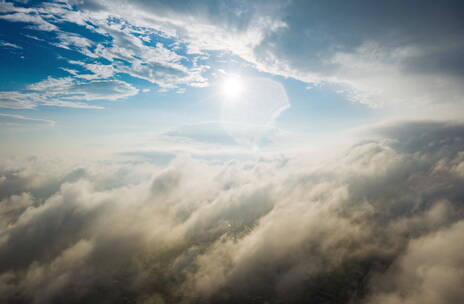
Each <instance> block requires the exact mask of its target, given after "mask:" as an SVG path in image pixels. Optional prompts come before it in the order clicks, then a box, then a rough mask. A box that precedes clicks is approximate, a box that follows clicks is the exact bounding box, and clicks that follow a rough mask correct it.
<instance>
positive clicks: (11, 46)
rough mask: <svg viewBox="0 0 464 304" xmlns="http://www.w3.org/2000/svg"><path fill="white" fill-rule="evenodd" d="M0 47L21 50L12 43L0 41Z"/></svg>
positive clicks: (20, 47)
mask: <svg viewBox="0 0 464 304" xmlns="http://www.w3.org/2000/svg"><path fill="white" fill-rule="evenodd" d="M0 47H5V48H13V49H18V50H22V49H23V47H22V46H19V45H17V44H14V43H10V42H6V41H0Z"/></svg>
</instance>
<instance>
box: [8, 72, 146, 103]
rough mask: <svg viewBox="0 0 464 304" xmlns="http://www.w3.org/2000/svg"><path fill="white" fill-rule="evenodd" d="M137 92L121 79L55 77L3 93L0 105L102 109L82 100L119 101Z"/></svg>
mask: <svg viewBox="0 0 464 304" xmlns="http://www.w3.org/2000/svg"><path fill="white" fill-rule="evenodd" d="M137 93H138V89H137V88H135V87H133V86H132V85H130V84H128V83H127V82H124V81H121V80H90V81H84V80H77V79H74V78H71V77H64V78H53V77H49V78H47V79H46V80H43V81H40V82H37V83H34V84H31V85H29V86H28V87H27V88H26V90H23V91H21V92H5V91H4V92H0V106H1V107H4V108H14V109H31V108H35V107H37V106H38V105H45V106H59V107H72V108H90V109H101V108H102V107H101V106H96V105H90V104H87V103H83V102H81V101H94V100H118V99H124V98H127V97H130V96H133V95H136V94H137Z"/></svg>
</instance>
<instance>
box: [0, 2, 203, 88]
mask: <svg viewBox="0 0 464 304" xmlns="http://www.w3.org/2000/svg"><path fill="white" fill-rule="evenodd" d="M9 8H10V9H9V10H8V11H9V12H15V13H14V14H7V15H2V16H1V17H2V18H3V19H5V20H8V21H10V22H29V23H34V24H39V25H38V26H35V27H34V29H35V30H43V31H50V32H53V35H51V36H52V37H51V39H50V41H49V43H50V44H51V45H53V46H55V47H58V48H61V49H66V50H69V51H75V52H77V53H78V54H79V55H83V56H84V58H85V59H84V60H81V61H78V60H75V58H72V59H71V60H69V61H70V63H71V64H73V65H79V66H81V67H82V68H83V69H84V71H80V72H78V73H73V74H72V75H73V76H75V77H78V78H83V79H88V80H90V79H99V78H104V79H112V78H113V76H114V75H115V74H117V73H118V74H127V75H130V76H132V77H135V78H139V79H143V80H146V81H148V82H151V83H153V84H156V85H158V86H159V87H160V88H161V89H163V90H167V89H176V88H179V87H185V86H194V87H204V86H207V85H208V81H207V79H206V78H205V77H204V75H203V74H204V73H205V71H206V70H207V69H208V68H209V67H208V66H207V65H204V64H200V62H199V59H200V58H201V56H198V55H196V56H194V55H192V54H185V50H184V48H185V46H183V45H182V43H181V42H179V41H178V40H177V39H175V37H174V36H172V35H169V34H167V33H166V32H164V30H163V29H158V28H157V27H141V26H136V25H133V24H131V23H130V22H128V21H127V20H126V19H125V18H124V17H123V16H114V15H110V14H101V13H100V12H98V13H89V12H86V13H84V12H81V11H79V10H76V9H75V7H73V6H71V5H70V4H68V3H63V2H56V3H43V4H41V5H38V6H36V7H34V8H23V7H15V6H11V5H10V6H9ZM45 20H47V21H45ZM65 23H71V24H73V25H75V26H77V28H78V29H79V30H80V31H79V32H73V31H70V30H69V29H67V28H64V27H63V24H65ZM44 24H48V26H45V25H44ZM86 35H89V36H87V37H86ZM64 56H65V57H68V58H69V54H68V53H67V54H66V55H64ZM106 61H109V64H108V63H105V64H102V62H106ZM62 68H64V69H68V70H69V67H62ZM103 70H104V71H103ZM89 72H90V73H89Z"/></svg>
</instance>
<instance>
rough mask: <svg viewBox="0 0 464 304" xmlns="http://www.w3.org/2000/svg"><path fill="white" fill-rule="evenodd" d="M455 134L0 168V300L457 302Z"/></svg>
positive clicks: (461, 177) (410, 126) (463, 172)
mask: <svg viewBox="0 0 464 304" xmlns="http://www.w3.org/2000/svg"><path fill="white" fill-rule="evenodd" d="M462 134H464V125H462V124H457V123H455V124H450V123H439V122H427V121H426V122H415V123H401V124H397V125H392V126H389V127H383V128H379V129H377V130H376V132H375V134H373V135H375V136H373V137H372V138H371V139H370V140H366V141H362V142H359V143H357V144H355V145H353V146H352V147H351V148H349V149H348V150H346V151H343V152H342V153H340V154H339V155H338V156H337V157H335V158H330V159H314V158H312V157H311V155H304V156H300V157H296V158H282V157H277V158H271V159H260V160H258V161H252V162H250V161H243V162H242V161H230V162H226V163H211V162H206V161H200V160H193V159H190V158H178V159H176V160H174V161H173V162H172V163H171V164H170V165H169V166H168V167H166V168H157V167H156V166H153V165H148V164H146V163H105V164H95V163H86V164H76V163H73V162H61V163H58V162H57V161H52V162H48V161H46V160H41V159H36V158H31V159H29V160H28V161H26V162H18V161H17V160H14V159H13V160H5V161H4V162H2V165H1V167H0V218H1V221H0V223H1V227H0V229H1V234H0V290H1V292H0V297H2V298H1V300H2V301H5V302H12V303H26V302H27V303H50V302H53V303H74V302H75V303H82V302H86V303H125V302H130V303H255V302H268V303H301V302H307V301H309V300H310V301H311V302H313V303H382V304H384V303H385V304H387V303H388V304H397V303H460V301H461V299H462V298H463V297H464V294H463V293H462V289H461V288H459V286H458V284H459V282H462V279H463V277H462V273H463V272H462V269H463V267H464V261H463V259H462V258H461V254H460V253H461V252H462V249H463V248H462V246H461V245H460V244H461V242H459V238H460V236H461V235H462V233H463V227H464V226H463V225H464V217H463V211H464V209H463V207H462V201H463V198H464V192H463V189H464V187H463V184H464V155H463V152H462V151H463V148H464V138H463V135H462Z"/></svg>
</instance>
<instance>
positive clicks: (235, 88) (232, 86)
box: [221, 75, 243, 98]
mask: <svg viewBox="0 0 464 304" xmlns="http://www.w3.org/2000/svg"><path fill="white" fill-rule="evenodd" d="M221 89H222V93H223V94H224V96H226V97H227V98H236V97H237V96H239V95H240V94H241V93H242V91H243V81H242V79H241V78H240V76H236V75H234V76H229V77H228V78H226V79H225V80H224V82H223V83H222V88H221Z"/></svg>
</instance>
